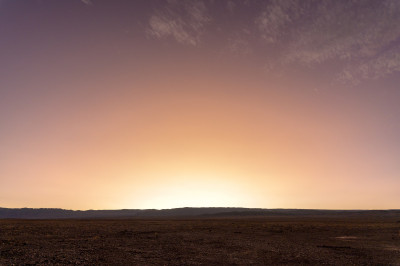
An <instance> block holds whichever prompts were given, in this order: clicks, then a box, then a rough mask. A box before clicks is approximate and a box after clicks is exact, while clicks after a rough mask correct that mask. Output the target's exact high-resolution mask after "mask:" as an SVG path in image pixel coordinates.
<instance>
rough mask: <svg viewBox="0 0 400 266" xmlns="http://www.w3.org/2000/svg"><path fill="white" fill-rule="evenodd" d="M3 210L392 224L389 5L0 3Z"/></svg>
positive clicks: (395, 39)
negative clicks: (211, 211)
mask: <svg viewBox="0 0 400 266" xmlns="http://www.w3.org/2000/svg"><path fill="white" fill-rule="evenodd" d="M0 206H2V207H60V208H68V209H120V208H173V207H185V206H188V207H195V206H203V207H205V206H207V207H208V206H209V207H213V206H221V207H232V206H238V207H261V208H325V209H388V208H400V1H398V0H374V1H347V0H343V1H336V0H331V1H324V0H318V1H311V0H298V1H295V0H282V1H251V0H250V1H249V0H248V1H245V0H243V1H222V0H218V1H212V0H209V1H206V0H204V1H200V0H198V1H197V0H193V1H178V0H176V1H174V0H170V1H155V0H138V1H128V0H126V1H122V0H113V1H107V0H82V1H81V0H69V1H56V0H25V1H24V0H0Z"/></svg>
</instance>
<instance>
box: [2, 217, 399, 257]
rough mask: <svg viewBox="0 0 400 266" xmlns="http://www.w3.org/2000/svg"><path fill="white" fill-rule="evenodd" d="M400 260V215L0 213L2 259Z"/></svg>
mask: <svg viewBox="0 0 400 266" xmlns="http://www.w3.org/2000/svg"><path fill="white" fill-rule="evenodd" d="M28 264H30V265H33V264H41V265H64V264H87V265H200V264H202V265H293V264H302V265H304V264H311V265H400V218H399V217H398V218H397V219H396V218H390V219H389V218H382V219H380V218H379V217H375V218H371V219H359V218H357V219H354V218H348V219H344V218H334V217H333V218H332V217H330V218H329V217H325V218H323V217H316V218H313V217H306V218H299V217H269V218H268V217H263V218H260V217H258V218H257V217H253V218H250V217H245V218H235V217H232V218H227V217H224V218H210V217H207V218H196V219H194V218H190V219H184V218H180V219H146V220H143V219H119V220H96V219H91V220H13V219H9V220H6V219H5V220H0V265H28Z"/></svg>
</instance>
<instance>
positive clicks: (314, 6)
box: [255, 0, 400, 83]
mask: <svg viewBox="0 0 400 266" xmlns="http://www.w3.org/2000/svg"><path fill="white" fill-rule="evenodd" d="M255 23H256V26H257V27H258V29H259V33H260V36H261V38H262V39H263V40H264V42H265V44H266V45H267V46H271V45H275V46H277V47H280V48H279V49H280V55H281V56H280V57H279V64H283V65H288V64H293V63H296V64H302V65H305V66H309V67H313V66H317V65H319V64H323V63H329V62H331V63H335V64H341V65H342V67H343V70H342V71H339V73H337V77H338V79H340V80H342V81H349V82H353V83H357V82H359V80H362V79H369V78H379V77H383V76H385V75H388V74H391V73H393V72H396V71H399V69H400V60H399V59H400V2H399V1H397V0H382V1H375V0H368V1H332V0H325V1H316V2H315V1H300V0H290V1H271V2H269V3H268V4H266V6H265V9H264V10H263V11H262V12H261V14H260V15H259V16H258V17H257V18H256V19H255Z"/></svg>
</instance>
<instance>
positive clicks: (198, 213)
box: [0, 207, 400, 219]
mask: <svg viewBox="0 0 400 266" xmlns="http://www.w3.org/2000/svg"><path fill="white" fill-rule="evenodd" d="M249 216H271V217H272V216H335V217H340V216H346V217H348V216H355V217H357V216H375V217H399V216H400V210H313V209H255V208H222V207H221V208H175V209H162V210H156V209H145V210H140V209H122V210H86V211H74V210H64V209H48V208H41V209H33V208H21V209H11V208H0V219H95V218H99V219H100V218H110V219H112V218H168V217H170V218H173V217H193V218H194V217H199V218H200V217H203V218H207V217H249Z"/></svg>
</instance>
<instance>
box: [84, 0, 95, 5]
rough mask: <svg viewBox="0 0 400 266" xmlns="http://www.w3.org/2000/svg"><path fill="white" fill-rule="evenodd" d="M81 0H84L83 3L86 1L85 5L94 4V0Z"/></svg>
mask: <svg viewBox="0 0 400 266" xmlns="http://www.w3.org/2000/svg"><path fill="white" fill-rule="evenodd" d="M81 1H82V3H84V4H85V5H88V6H91V5H93V2H92V0H81Z"/></svg>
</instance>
